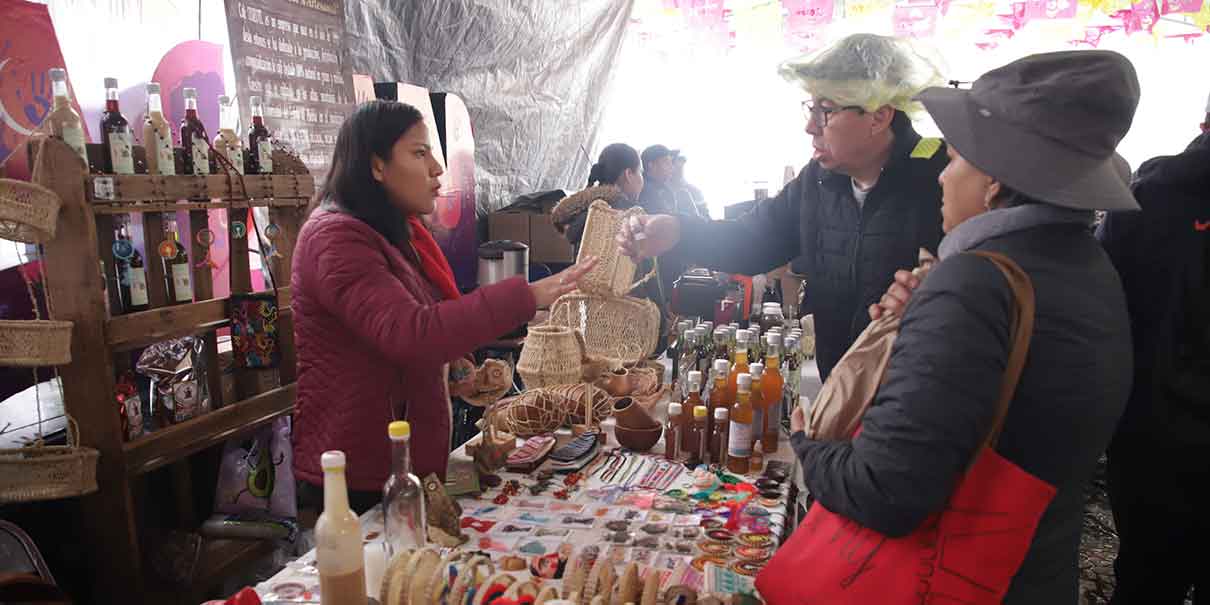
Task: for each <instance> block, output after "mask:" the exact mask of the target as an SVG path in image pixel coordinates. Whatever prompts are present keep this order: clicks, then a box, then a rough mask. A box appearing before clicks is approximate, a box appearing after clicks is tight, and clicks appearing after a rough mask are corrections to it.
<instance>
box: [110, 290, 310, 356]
mask: <svg viewBox="0 0 1210 605" xmlns="http://www.w3.org/2000/svg"><path fill="white" fill-rule="evenodd" d="M277 291H278V300H279V301H280V303H279V307H280V310H281V312H282V313H289V312H290V288H278V289H277ZM272 293H273V291H272V290H265V291H263V292H259V294H272ZM228 323H230V319H229V318H228V317H227V299H226V298H215V299H211V300H203V301H201V302H195V303H189V304H186V305H175V306H171V307H160V308H158V309H151V310H149V311H140V312H138V313H131V314H129V315H119V316H117V317H112V318H110V319H109V320H108V321H107V322H106V323H105V336H106V342H107V343H108V344H109V346H110V347H111V348H112V349H113V351H114V352H115V353H120V352H122V351H130V350H133V349H137V348H139V347H145V346H147V345H149V344H154V343H157V342H160V341H163V340H168V339H170V338H180V337H182V336H188V335H190V334H197V333H199V332H208V331H210V330H214V329H217V328H221V327H224V326H226V325H227V324H228Z"/></svg>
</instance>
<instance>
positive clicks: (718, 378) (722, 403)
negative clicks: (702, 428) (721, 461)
mask: <svg viewBox="0 0 1210 605" xmlns="http://www.w3.org/2000/svg"><path fill="white" fill-rule="evenodd" d="M730 367H731V364H729V363H727V360H726V359H715V360H714V386H713V387H711V389H710V406H709V409H710V428H711V429H712V431H713V432H714V433H717V432H718V430H719V428H720V427H719V426H718V425H717V424H714V417H715V416H714V414H715V411H716V410H719V409H727V408H729V407H731V404H732V403H734V401H731V400H730V399H727V372H728V371H729V370H730ZM710 446H711V448H714V449H711V451H710V453H711V455H712V457H713V458H714V459H715V460H718V458H719V454H720V452H719V450H718V449H717V448H718V440H717V439H712V440H711V441H710ZM725 447H726V446H725V445H724V448H725Z"/></svg>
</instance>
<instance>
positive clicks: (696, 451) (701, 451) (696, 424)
mask: <svg viewBox="0 0 1210 605" xmlns="http://www.w3.org/2000/svg"><path fill="white" fill-rule="evenodd" d="M706 414H707V412H706V406H704V405H699V406H697V407H695V408H693V434H694V437H696V438H697V443H696V444H694V448H693V457H694V460H693V464H694V466H696V465H698V464H707V465H708V464H710V432H709V431H708V430H706Z"/></svg>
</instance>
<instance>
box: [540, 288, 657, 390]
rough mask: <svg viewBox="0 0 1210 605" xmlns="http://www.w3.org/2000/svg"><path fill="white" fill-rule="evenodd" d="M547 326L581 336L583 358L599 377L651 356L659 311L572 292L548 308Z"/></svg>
mask: <svg viewBox="0 0 1210 605" xmlns="http://www.w3.org/2000/svg"><path fill="white" fill-rule="evenodd" d="M548 325H555V326H561V327H564V328H568V329H571V330H574V331H576V332H577V333H580V332H582V333H583V334H584V353H585V356H586V357H587V361H588V363H589V364H590V365H593V366H595V367H594V368H593V370H594V372H595V373H596V374H597V375H599V373H600V372H601V371H606V370H609V369H615V368H619V367H622V366H623V365H628V364H634V363H637V362H639V361H641V360H643V359H646V358H647V357H648V356H649V355H651V354H652V353H654V352H655V347H656V345H657V344H658V341H659V337H660V309H659V307H657V306H656V305H655V303H653V302H651V301H650V300H647V299H642V298H633V297H629V296H625V297H618V298H613V297H610V298H603V297H598V296H592V295H588V294H582V293H579V292H572V293H571V294H564V295H563V296H560V297H559V300H556V301H555V304H554V305H552V306H551V308H550V321H549V324H548ZM594 378H595V376H594Z"/></svg>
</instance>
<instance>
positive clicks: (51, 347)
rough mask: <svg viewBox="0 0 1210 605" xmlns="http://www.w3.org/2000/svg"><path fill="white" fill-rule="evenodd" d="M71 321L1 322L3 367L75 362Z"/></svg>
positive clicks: (0, 360)
mask: <svg viewBox="0 0 1210 605" xmlns="http://www.w3.org/2000/svg"><path fill="white" fill-rule="evenodd" d="M72 325H73V324H72V322H70V321H46V320H9V321H0V366H19V367H46V366H61V365H67V364H69V363H71V329H72Z"/></svg>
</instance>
